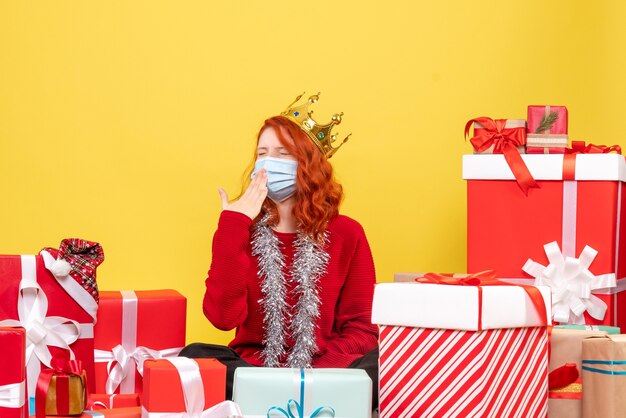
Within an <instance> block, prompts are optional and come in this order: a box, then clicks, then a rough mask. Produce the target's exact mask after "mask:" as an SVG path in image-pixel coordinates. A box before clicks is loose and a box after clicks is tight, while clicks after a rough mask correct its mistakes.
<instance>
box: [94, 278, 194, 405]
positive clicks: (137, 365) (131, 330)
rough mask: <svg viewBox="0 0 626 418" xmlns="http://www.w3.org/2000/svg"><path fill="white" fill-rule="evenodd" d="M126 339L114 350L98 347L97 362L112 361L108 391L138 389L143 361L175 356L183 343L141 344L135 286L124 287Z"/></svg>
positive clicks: (123, 320)
mask: <svg viewBox="0 0 626 418" xmlns="http://www.w3.org/2000/svg"><path fill="white" fill-rule="evenodd" d="M120 293H121V294H122V343H121V344H118V345H116V346H115V347H113V349H112V350H111V351H107V350H95V352H94V361H95V362H96V363H108V364H107V373H108V375H109V377H108V378H107V381H106V384H105V391H106V393H107V394H112V393H114V392H115V391H116V390H117V388H118V387H119V388H120V393H135V392H136V390H135V370H137V371H138V372H139V374H140V375H141V376H143V363H144V361H146V360H153V359H160V358H165V357H175V356H177V355H178V353H180V351H181V350H182V349H183V347H175V348H167V349H164V350H153V349H150V348H147V347H143V346H139V347H138V346H137V303H138V300H137V295H136V294H135V292H134V291H132V290H122V291H121V292H120Z"/></svg>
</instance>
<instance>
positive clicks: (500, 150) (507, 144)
mask: <svg viewBox="0 0 626 418" xmlns="http://www.w3.org/2000/svg"><path fill="white" fill-rule="evenodd" d="M473 123H479V124H480V125H481V126H482V128H478V129H477V128H476V126H474V136H473V137H472V138H471V139H470V142H471V143H472V146H473V147H474V149H475V150H476V151H478V152H483V151H485V150H487V149H489V148H490V147H491V146H492V145H493V147H494V148H493V153H494V154H503V155H504V159H505V160H506V162H507V164H508V165H509V167H510V168H511V171H512V172H513V175H514V176H515V180H517V184H518V185H519V187H520V188H521V189H522V191H523V192H524V193H525V194H526V195H528V189H530V188H531V187H539V185H538V184H537V183H536V182H535V179H534V178H533V176H532V175H531V174H530V171H529V170H528V167H526V164H525V163H524V160H523V159H522V156H521V155H520V154H519V151H518V150H517V147H519V146H523V145H525V144H526V129H525V128H523V127H519V128H505V126H506V119H496V120H493V119H491V118H487V117H480V118H476V119H470V120H469V122H467V123H466V124H465V138H467V136H468V135H469V131H470V127H471V126H472V124H473Z"/></svg>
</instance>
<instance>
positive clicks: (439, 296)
mask: <svg viewBox="0 0 626 418" xmlns="http://www.w3.org/2000/svg"><path fill="white" fill-rule="evenodd" d="M476 276H477V275H475V276H473V277H472V276H470V277H468V278H461V279H454V280H459V284H465V285H445V284H430V283H379V284H377V285H376V289H375V292H374V303H373V309H372V322H373V323H376V324H379V325H380V336H379V347H380V363H379V364H380V368H379V382H380V383H379V387H380V391H379V408H380V417H381V418H386V417H410V416H444V414H449V416H509V415H513V414H518V416H523V417H542V416H545V415H546V412H547V407H548V405H547V402H548V397H547V394H548V332H547V327H546V324H549V323H550V315H549V312H550V292H549V289H548V288H545V287H528V288H523V287H520V286H508V285H481V286H479V285H471V284H472V283H476V282H477V281H476V280H475V279H476ZM480 281H482V280H480ZM448 282H449V283H450V281H448ZM527 291H528V292H530V293H527ZM546 316H547V318H546ZM446 416H448V415H446Z"/></svg>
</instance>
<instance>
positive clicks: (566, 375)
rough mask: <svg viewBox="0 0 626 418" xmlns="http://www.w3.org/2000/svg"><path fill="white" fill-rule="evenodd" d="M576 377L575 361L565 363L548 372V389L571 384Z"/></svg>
mask: <svg viewBox="0 0 626 418" xmlns="http://www.w3.org/2000/svg"><path fill="white" fill-rule="evenodd" d="M576 379H578V367H576V363H565V364H564V365H563V366H561V367H557V368H556V369H554V370H552V371H551V372H550V374H548V390H553V389H560V388H563V387H565V386H567V385H571V384H572V383H574V382H575V381H576Z"/></svg>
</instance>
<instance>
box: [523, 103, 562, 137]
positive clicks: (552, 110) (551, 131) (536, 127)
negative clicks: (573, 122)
mask: <svg viewBox="0 0 626 418" xmlns="http://www.w3.org/2000/svg"><path fill="white" fill-rule="evenodd" d="M527 120H528V135H529V138H530V136H537V137H544V138H545V137H550V136H554V135H559V136H564V137H565V138H566V139H567V108H566V107H565V106H549V105H548V106H545V105H543V106H528V117H527ZM542 122H543V124H542ZM550 122H551V123H550ZM542 125H543V126H542ZM545 127H547V128H548V129H541V128H545Z"/></svg>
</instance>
